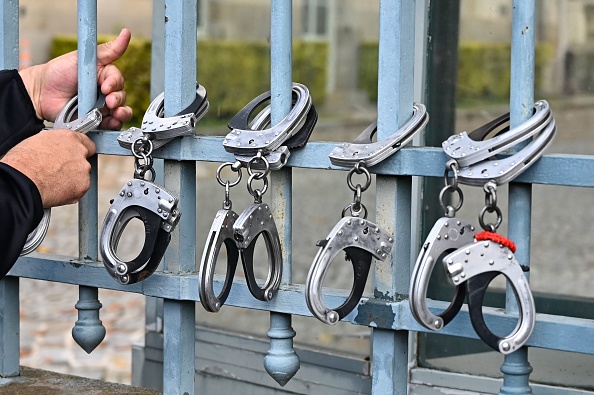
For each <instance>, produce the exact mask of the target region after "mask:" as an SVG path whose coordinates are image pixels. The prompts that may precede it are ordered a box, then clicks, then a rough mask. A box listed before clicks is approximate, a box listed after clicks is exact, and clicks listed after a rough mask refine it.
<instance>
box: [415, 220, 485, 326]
mask: <svg viewBox="0 0 594 395" xmlns="http://www.w3.org/2000/svg"><path fill="white" fill-rule="evenodd" d="M473 241H474V226H472V225H469V224H467V223H465V222H464V221H462V220H460V219H458V218H456V217H451V218H450V217H443V218H440V219H439V220H438V221H437V222H436V223H435V225H433V228H432V229H431V231H430V232H429V235H427V239H426V240H425V243H423V247H422V248H421V252H420V254H419V256H418V258H417V261H416V263H415V266H414V268H413V273H412V278H411V284H410V294H409V295H410V299H409V302H410V308H411V312H412V314H413V317H414V318H415V319H416V320H417V322H418V323H419V324H421V325H423V326H424V327H425V328H427V329H431V330H440V329H442V328H443V327H444V326H445V325H447V324H448V323H449V322H450V321H451V320H452V319H453V318H454V317H455V316H456V314H458V312H459V311H460V308H461V307H462V304H463V303H464V297H465V295H466V292H465V288H464V287H460V286H456V290H455V296H454V298H453V299H452V301H451V303H450V305H449V306H448V307H447V308H446V309H445V310H444V311H443V312H441V313H440V314H438V315H435V314H433V313H432V312H431V311H430V310H429V308H428V307H427V300H426V298H427V290H428V287H429V279H430V278H431V273H432V272H433V269H434V268H435V265H436V263H437V261H438V260H439V257H440V256H442V255H443V254H444V253H446V252H449V251H452V250H456V249H459V248H461V247H463V246H465V245H467V244H470V243H472V242H473Z"/></svg>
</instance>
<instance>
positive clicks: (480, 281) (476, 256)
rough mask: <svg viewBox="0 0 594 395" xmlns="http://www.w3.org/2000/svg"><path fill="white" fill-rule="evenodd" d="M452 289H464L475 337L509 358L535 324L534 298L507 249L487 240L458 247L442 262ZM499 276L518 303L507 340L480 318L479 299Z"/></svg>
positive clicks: (527, 336)
mask: <svg viewBox="0 0 594 395" xmlns="http://www.w3.org/2000/svg"><path fill="white" fill-rule="evenodd" d="M442 262H443V265H444V266H445V269H446V271H447V273H448V276H449V278H450V279H451V280H452V282H453V283H454V285H456V286H458V287H460V286H464V285H465V286H466V288H467V297H468V309H469V314H470V320H471V323H472V326H473V327H474V330H475V331H476V333H477V334H478V335H479V337H480V338H481V339H482V340H483V341H484V342H485V343H486V344H487V345H489V346H490V347H491V348H493V349H494V350H497V351H499V352H501V353H502V354H509V353H511V352H514V351H515V350H517V349H518V348H520V347H522V346H523V345H524V343H526V341H527V340H528V338H529V337H530V335H531V334H532V331H533V330H534V325H535V321H536V309H535V306H534V298H533V297H532V293H531V291H530V285H529V284H528V280H527V279H526V276H525V275H524V272H523V270H522V268H521V266H520V264H519V263H518V261H517V260H516V258H515V256H514V254H513V253H512V252H511V251H510V249H509V248H508V247H506V246H503V245H501V244H497V243H495V242H493V241H491V240H483V241H477V242H475V243H473V244H470V245H467V246H465V247H462V248H460V249H458V250H456V251H454V252H452V253H451V254H449V255H447V256H446V257H445V258H443V260H442ZM499 274H503V275H504V276H505V277H506V278H507V280H508V281H509V282H510V283H511V285H512V289H513V291H514V293H515V296H516V298H517V300H518V306H519V321H518V323H517V325H516V328H515V329H514V330H513V331H512V333H510V334H509V335H508V336H505V337H499V336H497V335H495V334H494V333H492V332H491V331H490V330H489V328H488V327H487V325H486V324H485V319H484V317H483V311H482V306H483V299H484V296H485V292H486V291H487V287H488V285H489V283H490V282H491V281H492V280H493V279H494V278H495V277H497V276H498V275H499Z"/></svg>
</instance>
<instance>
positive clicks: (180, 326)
mask: <svg viewBox="0 0 594 395" xmlns="http://www.w3.org/2000/svg"><path fill="white" fill-rule="evenodd" d="M197 16H198V11H197V4H196V1H176V0H166V1H165V59H166V61H165V76H164V83H165V116H166V117H168V116H173V115H175V114H176V113H178V112H179V111H181V110H183V109H184V108H186V107H187V106H188V105H190V103H191V102H192V101H193V100H194V98H195V97H196V45H197V37H196V28H197ZM165 188H166V189H167V190H168V191H169V192H171V193H173V194H175V195H177V196H183V199H180V202H179V208H180V211H181V213H182V217H181V220H180V222H179V224H178V226H177V229H176V231H175V232H173V234H172V238H171V242H170V244H169V248H168V249H167V252H166V254H165V267H166V270H167V271H169V272H170V273H189V272H195V271H196V163H195V162H173V161H165ZM195 326H196V310H195V305H194V302H188V301H175V300H168V299H165V300H164V302H163V334H164V340H163V393H165V394H173V395H175V394H179V395H181V394H184V395H191V394H194V377H195V370H196V368H195Z"/></svg>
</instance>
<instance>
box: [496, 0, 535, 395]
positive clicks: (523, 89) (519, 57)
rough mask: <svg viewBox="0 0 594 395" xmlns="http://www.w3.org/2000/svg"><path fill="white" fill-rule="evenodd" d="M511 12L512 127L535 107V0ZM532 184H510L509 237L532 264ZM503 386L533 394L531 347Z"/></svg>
mask: <svg viewBox="0 0 594 395" xmlns="http://www.w3.org/2000/svg"><path fill="white" fill-rule="evenodd" d="M512 4H513V13H512V46H511V82H510V84H511V85H510V128H513V127H514V126H516V125H518V124H520V123H521V122H523V121H524V120H526V119H527V118H529V117H530V116H531V115H532V111H533V108H534V54H535V34H534V33H535V32H534V28H535V2H534V0H530V1H524V0H514V1H513V2H512ZM531 203H532V185H531V184H519V183H510V185H509V213H508V236H509V238H510V239H511V240H513V241H514V242H515V243H516V247H517V251H516V253H515V256H516V258H517V259H518V261H519V262H521V263H522V264H523V265H526V266H529V265H530V225H531V222H530V221H531V217H532V205H531ZM505 305H506V312H507V313H511V314H514V315H516V314H517V313H518V305H517V303H516V298H515V295H514V293H513V290H512V289H511V287H510V286H509V285H508V286H507V291H506V304H505ZM501 372H502V373H503V386H502V387H501V389H500V392H499V393H500V394H502V395H504V394H527V395H529V394H532V388H531V387H530V384H529V379H530V373H532V366H530V363H529V362H528V348H527V347H522V348H521V349H519V350H518V351H516V352H514V353H512V354H508V355H506V356H505V359H504V362H503V365H501Z"/></svg>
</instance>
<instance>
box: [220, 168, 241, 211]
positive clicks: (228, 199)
mask: <svg viewBox="0 0 594 395" xmlns="http://www.w3.org/2000/svg"><path fill="white" fill-rule="evenodd" d="M227 166H228V167H230V168H231V171H233V172H235V173H237V178H236V179H235V181H233V182H231V181H230V180H225V181H223V178H222V177H221V171H222V170H223V169H224V168H225V167H227ZM241 177H242V172H241V162H239V161H237V162H225V163H223V164H222V165H220V166H219V167H218V168H217V173H216V179H217V182H218V183H219V184H220V185H221V186H223V187H225V200H224V201H223V210H231V209H232V208H233V203H232V202H231V197H230V191H231V187H234V186H235V185H237V184H239V182H240V181H241Z"/></svg>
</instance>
